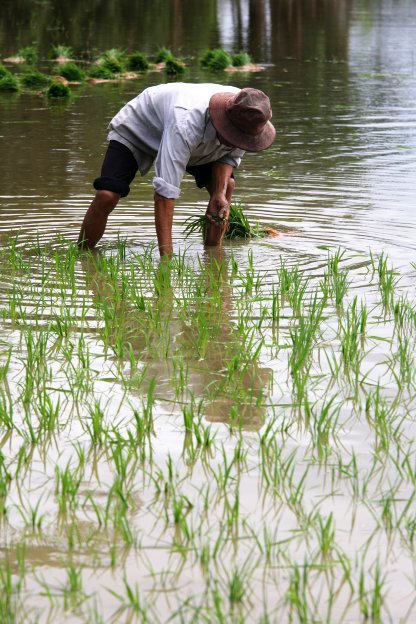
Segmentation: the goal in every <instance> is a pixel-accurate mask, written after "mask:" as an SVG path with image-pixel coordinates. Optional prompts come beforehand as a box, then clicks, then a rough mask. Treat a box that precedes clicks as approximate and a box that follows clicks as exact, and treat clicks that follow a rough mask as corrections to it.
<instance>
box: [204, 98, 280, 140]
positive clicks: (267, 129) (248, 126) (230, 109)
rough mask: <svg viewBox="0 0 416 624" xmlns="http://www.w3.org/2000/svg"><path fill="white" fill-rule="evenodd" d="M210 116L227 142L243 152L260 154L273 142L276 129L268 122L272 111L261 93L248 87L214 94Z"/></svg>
mask: <svg viewBox="0 0 416 624" xmlns="http://www.w3.org/2000/svg"><path fill="white" fill-rule="evenodd" d="M209 114H210V117H211V120H212V123H213V125H214V127H215V129H216V130H217V131H218V132H219V134H220V135H221V136H222V137H223V138H224V139H225V140H226V141H227V143H230V144H231V145H234V146H235V147H238V148H240V149H242V150H245V151H247V152H260V151H261V150H264V149H266V148H267V147H270V145H271V144H272V143H273V141H274V137H275V135H276V130H275V128H274V126H273V124H272V123H270V121H269V120H270V119H271V116H272V109H271V106H270V100H269V98H268V97H267V95H266V94H265V93H263V91H259V90H258V89H252V88H251V87H247V88H245V89H241V90H240V91H239V92H238V93H228V92H223V91H221V92H220V93H214V95H213V96H212V97H211V99H210V101H209Z"/></svg>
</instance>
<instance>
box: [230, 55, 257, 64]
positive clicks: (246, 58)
mask: <svg viewBox="0 0 416 624" xmlns="http://www.w3.org/2000/svg"><path fill="white" fill-rule="evenodd" d="M252 62H253V59H252V58H251V56H250V54H248V53H247V52H238V53H237V54H232V55H231V64H232V66H233V67H243V66H244V65H251V63H252Z"/></svg>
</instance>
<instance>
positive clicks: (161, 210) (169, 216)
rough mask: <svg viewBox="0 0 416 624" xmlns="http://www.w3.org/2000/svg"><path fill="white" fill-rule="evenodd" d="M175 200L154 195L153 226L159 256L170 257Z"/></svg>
mask: <svg viewBox="0 0 416 624" xmlns="http://www.w3.org/2000/svg"><path fill="white" fill-rule="evenodd" d="M174 207H175V200H173V199H168V198H167V197H162V195H159V194H158V193H155V226H156V235H157V242H158V245H159V252H160V255H161V256H166V255H167V256H170V255H172V222H173V210H174Z"/></svg>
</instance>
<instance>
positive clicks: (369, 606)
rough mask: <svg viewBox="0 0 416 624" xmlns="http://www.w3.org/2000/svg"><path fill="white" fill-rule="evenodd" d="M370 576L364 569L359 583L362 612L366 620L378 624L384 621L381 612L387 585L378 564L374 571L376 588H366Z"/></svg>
mask: <svg viewBox="0 0 416 624" xmlns="http://www.w3.org/2000/svg"><path fill="white" fill-rule="evenodd" d="M368 576H369V575H368V574H366V572H365V570H364V568H362V570H361V573H360V581H359V600H360V611H361V614H362V616H363V618H364V619H365V620H367V621H370V622H374V624H377V623H378V622H381V621H382V620H381V612H382V606H383V603H384V596H383V587H384V584H385V579H384V578H383V577H382V576H381V572H380V566H379V564H378V563H377V564H376V566H375V570H374V586H373V587H372V589H367V588H366V580H368Z"/></svg>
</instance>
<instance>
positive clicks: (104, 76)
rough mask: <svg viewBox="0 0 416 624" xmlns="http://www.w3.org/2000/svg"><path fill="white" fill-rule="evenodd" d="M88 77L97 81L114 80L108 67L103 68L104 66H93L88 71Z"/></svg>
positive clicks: (113, 74) (113, 75)
mask: <svg viewBox="0 0 416 624" xmlns="http://www.w3.org/2000/svg"><path fill="white" fill-rule="evenodd" d="M88 76H89V77H90V78H96V79H98V80H111V79H112V78H115V76H116V74H115V73H114V72H112V71H111V70H110V69H108V67H104V65H93V66H92V67H90V69H89V70H88Z"/></svg>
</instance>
